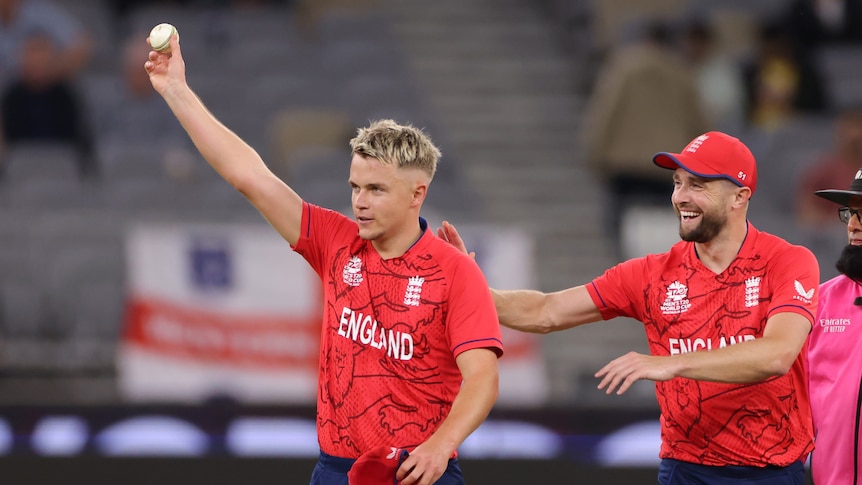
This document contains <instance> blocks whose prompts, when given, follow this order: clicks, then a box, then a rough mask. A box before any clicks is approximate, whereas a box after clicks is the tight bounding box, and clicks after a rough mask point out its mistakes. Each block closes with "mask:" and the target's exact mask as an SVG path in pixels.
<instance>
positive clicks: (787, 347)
mask: <svg viewBox="0 0 862 485" xmlns="http://www.w3.org/2000/svg"><path fill="white" fill-rule="evenodd" d="M809 332H811V322H810V321H808V319H807V318H805V317H803V316H802V315H799V314H798V313H791V312H786V313H778V314H775V315H773V316H771V317H769V320H768V321H767V322H766V327H765V328H764V330H763V336H762V337H760V338H756V339H754V340H748V341H745V342H741V343H737V344H734V345H728V346H727V347H724V348H720V349H713V350H699V351H696V352H688V353H685V354H676V355H671V356H651V355H643V354H638V353H636V352H629V353H628V354H626V355H624V356H622V357H619V358H617V359H614V360H612V361H611V362H609V363H608V364H607V365H606V366H604V367H603V368H602V369H601V370H599V371H598V372H597V373H596V377H598V378H600V379H601V382H600V383H599V386H598V387H599V389H605V392H606V393H607V394H610V393H612V392H614V390H616V393H617V394H622V393H624V392H626V390H628V388H629V387H631V385H632V384H634V383H635V381H637V380H640V379H648V380H651V381H667V380H670V379H673V378H674V377H687V378H689V379H697V380H701V381H711V382H727V383H746V382H758V381H762V380H764V379H768V378H770V377H775V376H781V375H784V374H786V373H787V372H788V371H789V370H790V368H791V366H792V365H793V362H794V361H795V360H796V358H797V357H798V356H799V352H801V351H802V346H803V345H804V344H805V339H806V338H808V334H809Z"/></svg>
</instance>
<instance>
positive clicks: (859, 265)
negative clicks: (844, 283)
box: [835, 244, 862, 283]
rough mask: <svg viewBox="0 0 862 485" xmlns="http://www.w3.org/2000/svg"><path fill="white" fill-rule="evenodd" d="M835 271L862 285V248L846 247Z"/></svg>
mask: <svg viewBox="0 0 862 485" xmlns="http://www.w3.org/2000/svg"><path fill="white" fill-rule="evenodd" d="M835 269H837V270H838V272H839V273H841V274H843V275H844V276H847V277H848V278H850V279H851V280H853V281H856V282H860V283H862V246H854V245H852V244H848V245H846V246H844V249H843V250H842V251H841V256H840V257H839V258H838V261H837V262H836V263H835Z"/></svg>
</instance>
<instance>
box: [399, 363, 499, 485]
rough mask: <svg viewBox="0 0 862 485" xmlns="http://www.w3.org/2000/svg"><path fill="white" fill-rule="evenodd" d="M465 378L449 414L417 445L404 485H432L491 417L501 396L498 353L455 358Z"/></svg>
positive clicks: (403, 473)
mask: <svg viewBox="0 0 862 485" xmlns="http://www.w3.org/2000/svg"><path fill="white" fill-rule="evenodd" d="M455 362H456V363H457V364H458V369H460V371H461V375H462V376H463V379H464V380H463V382H462V383H461V389H460V391H459V392H458V395H457V396H456V397H455V400H454V401H453V403H452V409H451V410H450V411H449V415H448V416H447V417H446V419H445V420H443V423H442V424H440V427H439V428H437V431H435V432H434V434H433V435H431V437H430V438H428V439H427V440H426V441H425V442H424V443H422V444H421V445H419V446H417V447H416V449H415V450H413V452H412V453H411V454H410V456H409V457H407V459H405V460H404V463H402V464H401V467H400V468H399V469H398V472H397V474H396V477H397V478H398V483H401V484H403V485H431V484H432V483H434V482H436V481H437V479H438V478H440V477H441V476H442V475H443V473H444V472H445V471H446V467H447V466H448V462H449V458H450V457H451V456H452V454H453V453H454V452H455V450H456V449H458V447H459V446H461V443H463V442H464V440H465V439H467V437H468V436H470V433H472V432H473V431H475V430H476V428H478V427H479V425H481V424H482V422H483V421H484V420H485V418H487V417H488V413H490V412H491V408H492V407H493V406H494V403H495V402H496V401H497V396H498V394H499V377H498V373H497V354H495V353H494V351H492V350H490V349H484V348H480V349H472V350H467V351H464V352H462V353H460V354H458V357H456V358H455Z"/></svg>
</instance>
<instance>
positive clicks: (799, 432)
mask: <svg viewBox="0 0 862 485" xmlns="http://www.w3.org/2000/svg"><path fill="white" fill-rule="evenodd" d="M819 278H820V271H819V266H818V264H817V260H816V259H815V257H814V255H813V254H812V253H811V251H809V250H808V249H806V248H804V247H801V246H794V245H791V244H789V243H788V242H786V241H784V240H782V239H780V238H778V237H776V236H773V235H771V234H767V233H765V232H761V231H758V230H757V229H755V228H754V226H753V225H751V224H750V223H749V224H748V234H747V236H746V238H745V241H744V243H743V244H742V247H741V248H740V250H739V253H738V254H737V257H736V259H735V260H734V261H733V263H731V265H730V266H729V267H728V268H727V269H726V270H724V271H723V272H722V273H720V274H715V273H714V272H712V270H710V269H709V268H707V267H705V266H704V265H703V264H701V262H700V260H699V259H698V257H697V254H696V251H695V247H694V243H690V242H679V243H677V244H675V245H674V246H673V247H672V248H671V249H670V251H668V252H667V253H664V254H653V255H648V256H645V257H643V258H637V259H633V260H631V261H627V262H624V263H622V264H619V265H617V266H615V267H613V268H611V269H609V270H608V271H607V272H605V274H604V275H602V276H600V277H598V278H596V279H595V280H593V282H592V284H590V285H587V289H588V291H589V293H590V296H591V297H592V299H593V302H595V304H596V306H597V307H598V308H599V310H600V311H601V313H602V317H603V318H604V319H605V320H607V319H610V318H613V317H617V316H627V317H631V318H635V319H637V320H639V321H641V322H643V323H644V328H645V329H646V334H647V338H648V340H649V346H650V353H651V354H652V355H675V354H680V353H685V352H695V351H700V352H703V351H709V350H710V349H717V348H720V347H724V346H726V345H734V344H736V343H739V342H744V341H747V340H753V339H756V338H760V337H762V336H763V329H764V327H765V326H766V320H767V319H768V318H769V317H770V316H771V315H773V314H775V313H779V312H793V313H798V314H800V315H803V316H804V317H805V318H807V319H808V320H810V321H812V322H813V321H814V317H813V316H814V314H815V312H816V309H817V287H818V283H819ZM804 354H805V352H804V351H803V352H802V353H800V355H799V357H797V359H796V361H795V362H794V364H793V366H792V368H791V369H790V372H788V373H787V374H786V375H784V376H781V377H773V378H770V379H767V380H766V381H762V382H757V383H748V384H725V383H714V382H706V381H696V380H692V379H686V378H682V377H677V378H675V379H672V380H670V381H666V382H656V397H657V399H658V403H659V406H660V408H661V434H662V447H661V453H660V456H661V457H662V458H673V459H677V460H681V461H686V462H691V463H700V464H703V465H714V466H722V465H744V466H766V465H778V466H786V465H789V464H791V463H793V462H795V461H799V460H804V459H805V458H806V457H807V455H808V453H809V452H810V451H811V450H812V449H813V447H814V446H813V431H812V423H811V411H810V409H809V400H808V391H807V386H806V380H805V379H806V377H805V376H806V371H805V359H804Z"/></svg>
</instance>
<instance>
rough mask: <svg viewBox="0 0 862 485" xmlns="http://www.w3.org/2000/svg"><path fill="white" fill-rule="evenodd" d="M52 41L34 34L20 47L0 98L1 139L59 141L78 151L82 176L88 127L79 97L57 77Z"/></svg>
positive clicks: (88, 164) (88, 162) (88, 159)
mask: <svg viewBox="0 0 862 485" xmlns="http://www.w3.org/2000/svg"><path fill="white" fill-rule="evenodd" d="M59 57H61V54H60V53H59V52H58V51H57V46H56V44H55V43H54V39H53V38H52V37H50V36H49V35H47V34H43V33H41V32H35V33H34V34H32V35H31V36H30V37H29V38H27V39H26V40H25V41H24V43H23V46H22V49H21V69H20V72H19V74H18V75H17V76H16V77H15V78H14V79H13V80H11V81H10V83H9V84H8V86H6V88H5V89H4V90H3V92H2V97H0V112H2V125H3V126H2V133H3V141H4V143H5V144H6V145H7V146H10V147H11V146H13V145H15V144H16V143H30V142H35V143H45V142H48V143H52V142H53V143H62V144H69V145H70V146H73V147H74V148H75V149H76V150H77V152H78V154H79V162H80V163H79V169H80V172H81V174H82V175H92V174H93V173H94V172H95V170H94V169H95V166H94V164H93V158H92V143H91V141H92V140H91V138H90V131H89V129H88V126H87V125H86V119H85V116H84V107H83V103H82V100H81V98H80V97H79V95H78V93H77V92H76V91H75V90H74V88H73V85H72V83H71V82H70V81H69V80H68V79H66V78H64V77H63V74H64V71H63V69H64V66H63V65H62V63H61V62H59V61H58V58H59Z"/></svg>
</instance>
